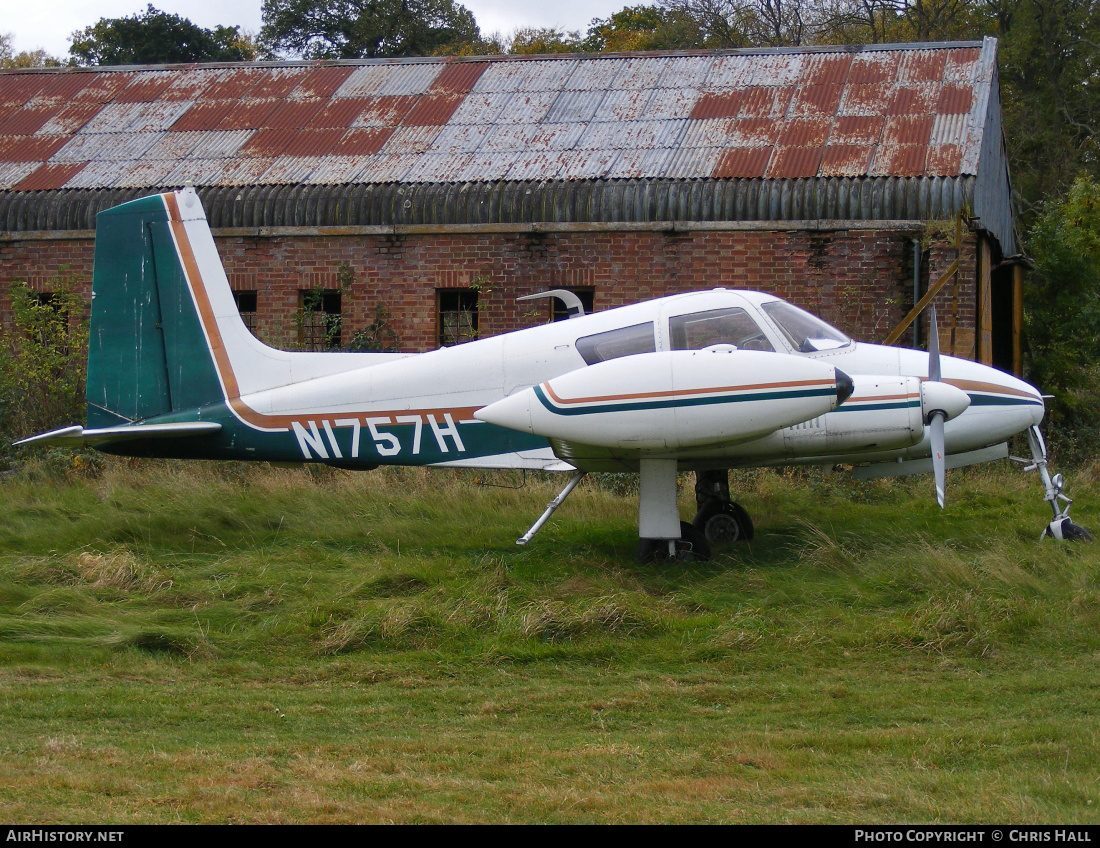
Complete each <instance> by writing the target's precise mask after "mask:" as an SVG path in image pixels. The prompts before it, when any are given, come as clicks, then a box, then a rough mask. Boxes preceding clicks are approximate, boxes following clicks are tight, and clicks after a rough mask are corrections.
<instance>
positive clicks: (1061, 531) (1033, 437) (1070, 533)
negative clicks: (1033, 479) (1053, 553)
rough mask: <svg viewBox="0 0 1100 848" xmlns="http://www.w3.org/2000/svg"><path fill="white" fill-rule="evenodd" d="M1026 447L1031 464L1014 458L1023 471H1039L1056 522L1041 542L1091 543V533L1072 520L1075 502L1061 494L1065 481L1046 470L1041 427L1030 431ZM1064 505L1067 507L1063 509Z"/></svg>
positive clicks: (1045, 451)
mask: <svg viewBox="0 0 1100 848" xmlns="http://www.w3.org/2000/svg"><path fill="white" fill-rule="evenodd" d="M1027 443H1028V447H1030V448H1031V462H1030V464H1029V463H1028V461H1027V460H1026V459H1021V458H1020V457H1012V458H1013V459H1014V460H1016V461H1017V462H1019V463H1022V464H1023V465H1024V471H1038V472H1039V479H1040V480H1042V482H1043V488H1044V489H1045V491H1046V496H1045V498H1044V499H1045V500H1046V501H1047V503H1049V504H1050V508H1051V511H1052V512H1053V513H1054V520H1053V521H1051V522H1050V524H1048V525H1047V526H1046V527H1045V528H1043V532H1042V535H1041V536H1040V538H1046V537H1047V536H1049V537H1051V538H1052V539H1064V540H1066V541H1070V542H1091V541H1092V540H1093V537H1092V533H1090V532H1089V531H1088V530H1086V529H1085V528H1084V527H1082V526H1081V525H1079V524H1074V523H1073V522H1072V521H1070V518H1069V508H1070V506H1071V505H1072V504H1073V499H1072V498H1070V497H1068V496H1066V495H1065V494H1063V493H1062V487H1063V486H1064V484H1065V481H1064V480H1063V479H1062V475H1061V474H1054V475H1053V476H1052V475H1051V473H1050V471H1049V469H1048V468H1047V446H1046V443H1045V442H1044V441H1043V434H1042V432H1040V430H1039V427H1038V425H1032V426H1031V427H1029V428H1028V431H1027ZM1062 504H1064V505H1065V506H1062Z"/></svg>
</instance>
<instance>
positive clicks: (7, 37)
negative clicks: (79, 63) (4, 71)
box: [0, 32, 61, 68]
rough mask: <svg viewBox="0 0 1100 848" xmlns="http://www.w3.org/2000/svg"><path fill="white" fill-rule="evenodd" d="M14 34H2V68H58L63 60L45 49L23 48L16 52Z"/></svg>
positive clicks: (0, 44)
mask: <svg viewBox="0 0 1100 848" xmlns="http://www.w3.org/2000/svg"><path fill="white" fill-rule="evenodd" d="M13 39H14V36H13V35H12V34H11V33H10V32H9V33H3V34H0V68H56V67H58V66H59V65H60V64H61V62H60V60H58V59H55V58H54V57H53V56H51V55H49V54H48V53H47V52H46V51H45V50H41V49H39V50H23V51H21V52H19V53H16V52H15V48H14V47H13V46H12V40H13Z"/></svg>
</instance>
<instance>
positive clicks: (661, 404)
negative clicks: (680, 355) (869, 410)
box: [535, 386, 836, 415]
mask: <svg viewBox="0 0 1100 848" xmlns="http://www.w3.org/2000/svg"><path fill="white" fill-rule="evenodd" d="M835 394H836V388H835V387H832V386H829V387H826V388H822V389H799V390H790V391H785V392H754V393H752V394H743V395H717V396H714V397H697V398H677V399H664V400H649V401H630V402H623V403H608V404H602V405H598V406H591V405H590V406H580V407H577V408H576V409H562V408H560V407H558V406H555V405H554V404H553V403H552V402H551V401H550V399H549V398H547V397H546V394H545V392H543V390H542V386H535V396H536V397H537V398H538V399H539V402H540V403H541V404H542V405H543V406H544V407H546V409H548V410H549V411H550V412H552V413H554V414H555V415H595V414H599V413H602V412H634V411H639V410H653V409H676V408H678V407H687V406H714V405H718V404H727V403H744V402H749V401H760V400H784V399H789V398H808V397H827V396H828V395H835Z"/></svg>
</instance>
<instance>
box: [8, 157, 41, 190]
mask: <svg viewBox="0 0 1100 848" xmlns="http://www.w3.org/2000/svg"><path fill="white" fill-rule="evenodd" d="M39 164H40V163H38V162H5V161H3V160H0V189H10V188H14V187H15V186H16V185H18V184H19V183H20V182H22V181H23V178H24V177H25V176H27V174H29V173H31V172H32V171H34V170H36V169H37V168H38V166H39Z"/></svg>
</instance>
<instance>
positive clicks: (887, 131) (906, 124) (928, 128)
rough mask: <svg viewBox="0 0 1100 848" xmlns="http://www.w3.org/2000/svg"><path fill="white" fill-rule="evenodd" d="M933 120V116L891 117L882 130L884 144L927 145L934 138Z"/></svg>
mask: <svg viewBox="0 0 1100 848" xmlns="http://www.w3.org/2000/svg"><path fill="white" fill-rule="evenodd" d="M932 120H933V119H932V116H931V115H919V116H916V117H910V116H904V115H903V116H901V117H897V118H894V117H889V118H887V119H886V126H885V127H884V128H883V130H882V143H883V144H921V145H927V144H928V139H929V138H931V136H932Z"/></svg>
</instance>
